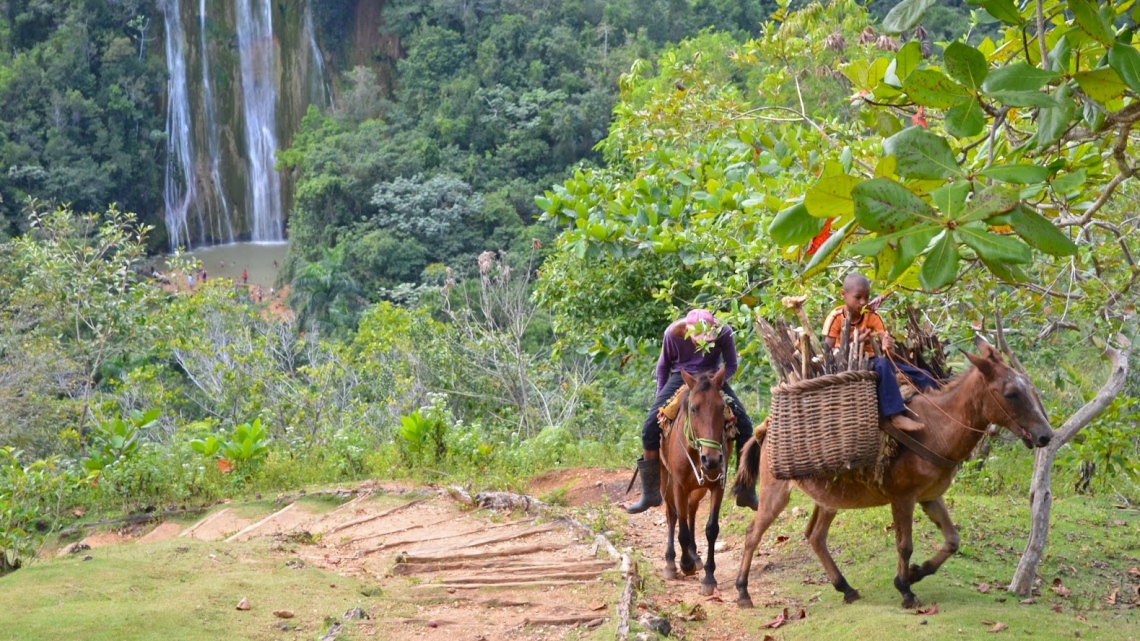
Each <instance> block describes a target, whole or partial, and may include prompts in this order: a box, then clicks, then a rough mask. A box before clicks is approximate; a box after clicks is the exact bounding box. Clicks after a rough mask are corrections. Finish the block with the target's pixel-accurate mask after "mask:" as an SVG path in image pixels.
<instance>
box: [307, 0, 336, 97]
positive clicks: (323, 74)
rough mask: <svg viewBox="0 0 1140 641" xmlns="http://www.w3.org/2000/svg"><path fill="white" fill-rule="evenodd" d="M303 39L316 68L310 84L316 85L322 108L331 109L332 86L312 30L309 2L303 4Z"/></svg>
mask: <svg viewBox="0 0 1140 641" xmlns="http://www.w3.org/2000/svg"><path fill="white" fill-rule="evenodd" d="M304 20H305V25H304V28H305V37H306V38H307V39H308V41H309V54H310V55H311V56H312V57H313V64H314V66H315V67H316V70H317V73H316V74H315V75H314V76H313V80H312V82H314V83H315V84H316V88H317V91H316V92H315V93H316V94H319V96H316V95H315V96H314V97H319V99H320V101H321V106H322V107H331V106H332V103H333V92H332V85H330V84H329V75H328V72H327V70H326V69H325V59H324V56H323V55H321V48H320V47H318V46H317V32H316V31H315V30H314V29H313V3H312V2H311V1H309V2H306V3H305V18H304Z"/></svg>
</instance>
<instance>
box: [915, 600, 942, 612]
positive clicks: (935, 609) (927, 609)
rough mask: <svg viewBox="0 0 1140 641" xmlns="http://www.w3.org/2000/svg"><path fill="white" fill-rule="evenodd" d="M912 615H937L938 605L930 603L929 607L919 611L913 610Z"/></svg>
mask: <svg viewBox="0 0 1140 641" xmlns="http://www.w3.org/2000/svg"><path fill="white" fill-rule="evenodd" d="M914 613H915V614H917V615H926V614H938V604H937V603H931V604H930V607H926V608H919V609H917V610H915V611H914Z"/></svg>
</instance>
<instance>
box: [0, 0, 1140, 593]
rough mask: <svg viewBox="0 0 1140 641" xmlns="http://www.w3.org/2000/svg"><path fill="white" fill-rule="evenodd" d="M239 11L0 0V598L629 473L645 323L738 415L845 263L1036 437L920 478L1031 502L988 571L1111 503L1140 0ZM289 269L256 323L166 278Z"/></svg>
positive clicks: (315, 2)
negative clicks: (269, 537) (185, 537)
mask: <svg viewBox="0 0 1140 641" xmlns="http://www.w3.org/2000/svg"><path fill="white" fill-rule="evenodd" d="M251 3H252V4H251ZM263 4H264V7H265V14H264V23H262V25H261V26H262V28H263V31H261V32H257V31H256V28H257V24H256V22H257V19H258V18H257V16H256V11H253V12H252V13H251V14H250V15H251V16H253V18H251V20H253V21H252V22H250V21H249V20H247V19H246V17H245V15H244V14H242V13H241V11H240V10H239V11H238V13H236V14H233V15H230V14H224V11H228V10H229V9H228V7H229V6H230V5H229V4H227V3H222V2H216V1H215V0H209V1H208V2H207V1H206V0H202V2H201V3H200V4H199V3H194V2H191V1H189V0H157V1H156V0H62V1H57V2H44V1H42V0H0V45H2V46H0V576H2V575H4V574H6V573H9V572H11V573H14V574H15V573H19V568H21V567H28V566H30V565H34V564H36V563H38V562H39V561H37V555H39V554H40V551H41V550H43V549H44V548H45V546H49V545H50V541H52V540H53V537H55V536H56V535H57V534H58V533H59V532H60V531H61V530H65V529H68V528H74V527H76V526H77V524H82V523H86V522H92V521H96V520H98V519H101V518H115V517H122V516H127V515H132V514H138V513H143V512H148V511H154V510H165V509H169V508H176V507H177V508H184V507H186V506H196V505H209V504H213V503H214V502H217V501H220V500H224V499H229V498H235V497H236V498H241V497H247V498H248V497H253V496H257V497H258V498H260V496H261V494H262V493H266V494H270V493H275V492H285V491H291V490H296V489H298V488H304V487H311V486H317V485H327V484H332V483H337V482H347V481H356V480H363V479H369V478H383V479H407V480H410V481H414V482H418V483H438V484H446V485H457V486H464V487H467V488H468V489H472V490H483V489H503V490H513V491H522V492H525V491H526V490H527V483H528V480H529V479H531V478H533V477H535V476H536V475H539V474H541V473H544V472H547V471H549V470H552V469H556V468H578V467H604V468H610V469H612V468H626V467H631V466H632V464H633V462H634V461H635V460H636V459H637V457H638V455H639V454H640V453H641V439H640V436H641V435H640V425H641V422H642V420H643V419H644V415H645V411H646V409H647V408H648V406H649V404H650V402H651V401H652V400H653V392H654V387H653V386H654V378H653V375H654V374H653V372H654V367H655V366H656V363H657V357H658V354H659V353H660V349H661V341H662V331H663V330H664V329H665V327H666V326H667V325H668V324H669V323H670V321H672V320H674V319H676V318H679V317H681V316H683V315H684V314H685V313H686V312H687V311H688V310H690V309H693V308H698V307H699V308H706V309H709V310H711V311H712V312H713V313H714V314H715V315H716V317H717V320H718V322H721V323H725V324H728V325H731V326H732V327H733V328H734V329H735V332H736V334H735V335H736V343H737V348H738V349H739V353H740V369H739V371H738V372H737V373H736V376H735V378H734V379H733V385H734V386H735V387H736V389H737V391H738V392H739V393H740V396H741V398H742V400H743V401H744V404H745V406H746V407H747V409H748V410H749V412H750V413H751V414H752V415H753V416H754V417H756V418H760V417H763V416H764V414H765V413H766V411H767V405H768V401H769V398H770V388H771V387H772V386H773V385H775V384H776V382H777V378H776V376H777V375H776V373H775V371H774V370H773V367H772V365H771V363H770V361H769V359H768V357H767V355H766V353H765V351H764V347H763V344H762V341H761V340H760V339H759V337H758V335H757V333H756V331H755V330H754V328H753V322H754V320H755V319H756V318H766V319H770V320H774V319H782V320H785V321H788V322H792V323H793V324H798V323H799V321H798V320H797V319H795V318H794V317H792V316H791V315H790V312H789V311H788V310H787V309H786V308H785V306H784V304H783V303H782V302H781V301H782V299H783V298H784V297H786V296H794V295H805V296H806V297H807V299H806V303H805V307H804V308H805V310H806V311H807V313H808V316H809V317H810V318H811V320H812V322H814V323H817V324H821V323H822V321H823V318H824V316H825V315H826V314H827V312H828V311H829V310H831V309H832V308H834V307H835V306H836V305H838V304H839V303H840V298H839V297H840V284H841V281H842V279H843V277H844V276H845V275H846V274H848V273H849V272H851V271H860V272H862V273H864V274H866V275H867V276H868V277H869V278H870V279H871V281H872V283H873V291H874V292H875V293H885V294H889V297H888V298H886V301H885V302H884V303H883V307H882V308H881V310H880V311H881V313H882V314H883V315H884V317H885V318H886V319H887V320H888V329H890V330H892V331H893V332H894V333H895V335H896V336H898V337H899V338H900V339H901V338H903V337H904V334H903V326H904V322H905V319H906V310H908V309H913V310H917V314H918V316H919V317H920V318H921V319H923V320H924V321H926V322H929V323H930V325H931V326H932V327H933V328H936V331H937V333H938V334H939V336H940V337H941V338H942V340H943V342H944V343H945V344H946V346H947V357H948V359H949V362H950V364H951V366H952V367H953V368H954V370H955V371H957V372H960V371H963V370H965V369H967V368H968V367H969V363H968V362H967V360H966V358H965V357H964V356H963V354H962V351H971V352H972V351H974V350H975V348H974V337H975V336H976V335H983V336H985V337H987V338H988V339H989V340H990V341H991V342H994V343H995V344H997V342H998V340H999V338H998V334H997V330H998V327H1001V328H1002V330H1003V331H1002V332H1001V340H1002V341H1003V342H1008V346H1009V348H1010V351H1011V352H1012V354H1016V358H1017V360H1019V361H1020V363H1019V365H1020V366H1022V367H1023V368H1024V371H1025V372H1026V373H1027V374H1028V375H1029V377H1030V378H1031V380H1032V383H1033V385H1034V386H1035V387H1036V389H1037V390H1038V391H1039V392H1040V397H1041V401H1042V403H1043V405H1044V408H1045V410H1046V412H1047V414H1048V417H1049V419H1050V422H1051V424H1052V426H1053V428H1054V429H1055V430H1057V434H1058V437H1057V438H1056V439H1055V442H1054V445H1051V446H1050V447H1049V448H1046V449H1042V450H1040V451H1038V452H1037V453H1036V455H1035V454H1034V453H1030V452H1027V451H1026V450H1025V449H1024V448H1023V447H1022V445H1021V443H1019V442H1018V441H1017V439H1016V438H1014V437H1012V436H1010V435H1009V434H1007V433H1004V432H1000V431H995V432H994V433H992V434H991V435H990V436H989V437H987V438H986V440H985V441H984V442H983V445H982V446H981V447H979V449H978V451H976V452H975V453H974V455H973V456H972V457H971V459H970V460H967V461H966V462H964V463H962V466H961V469H962V473H961V474H960V475H959V478H958V481H957V483H956V485H955V488H954V489H953V490H952V491H955V492H959V493H960V494H961V495H962V496H975V495H976V496H987V497H993V496H999V497H1003V498H1008V500H1009V502H1011V503H1016V504H1018V505H1022V506H1024V505H1028V506H1029V507H1028V508H1027V509H1025V510H1024V511H1023V512H1022V513H1021V516H1022V517H1024V518H1020V519H1017V520H1016V522H1011V524H1010V527H1011V528H1013V529H1014V530H1015V535H1014V536H1013V537H1012V541H1011V542H1010V545H1012V546H1014V547H1017V548H1019V549H1018V553H1020V546H1022V545H1025V542H1026V540H1027V539H1030V537H1031V522H1032V521H1031V516H1033V517H1034V518H1036V517H1040V516H1041V514H1042V511H1041V510H1042V509H1043V510H1044V512H1043V514H1044V516H1043V518H1044V530H1045V531H1046V532H1047V531H1048V528H1049V511H1048V505H1049V503H1048V502H1050V501H1052V500H1053V498H1058V499H1061V498H1074V497H1084V498H1082V500H1084V499H1086V498H1087V500H1088V501H1092V502H1094V504H1095V505H1098V506H1104V505H1113V506H1116V508H1119V509H1121V510H1123V511H1125V512H1127V513H1128V514H1131V515H1134V514H1135V512H1136V509H1137V503H1138V502H1140V430H1138V429H1137V428H1138V427H1140V372H1138V369H1140V368H1138V356H1137V352H1136V351H1135V350H1134V349H1133V345H1134V344H1135V343H1136V341H1137V332H1136V329H1137V320H1136V319H1137V315H1136V302H1137V300H1138V298H1140V287H1138V286H1137V281H1138V280H1140V265H1137V263H1136V260H1137V259H1138V258H1140V213H1138V207H1137V203H1138V202H1140V186H1138V181H1137V171H1138V165H1137V162H1138V161H1137V158H1140V127H1137V123H1140V43H1137V42H1135V31H1136V30H1137V28H1138V27H1140V2H1136V1H1135V0H1125V1H1123V2H1119V1H1118V2H1112V3H1093V2H1088V1H1087V0H1025V1H1020V2H1019V1H1018V0H969V1H962V0H947V1H944V2H939V3H935V2H933V1H932V0H903V1H901V2H884V1H876V2H869V3H862V2H859V1H857V0H823V1H820V2H804V1H801V0H758V1H743V2H742V1H738V0H613V1H609V0H549V1H547V2H529V1H523V0H477V1H470V0H390V1H386V2H380V1H378V0H376V1H370V0H352V1H341V0H309V1H300V0H289V1H282V2H275V3H268V2H265V3H262V2H261V1H260V0H250V1H245V0H243V2H240V3H237V4H236V5H235V6H240V7H246V6H253V7H254V8H255V9H256V8H257V7H259V6H261V5H263ZM251 34H252V35H251ZM249 51H258V52H260V54H259V55H247V54H248V52H249ZM266 52H270V53H266ZM267 55H268V56H270V57H269V58H268V59H267V58H266V57H265V56H267ZM172 56H177V57H178V58H177V60H179V61H185V64H183V63H181V62H179V64H177V65H176V64H172V60H174V59H175V58H173V57H172ZM259 56H260V57H259ZM274 56H275V57H274ZM266 60H268V63H267V62H266ZM259 64H267V65H268V66H265V67H264V69H266V70H267V71H266V72H265V73H266V74H270V77H269V78H268V79H266V78H262V79H261V81H262V82H267V83H268V85H267V86H269V87H276V92H277V93H276V94H273V95H275V96H276V103H274V102H273V101H272V100H269V102H268V103H266V102H265V96H266V95H269V94H266V93H265V91H266V89H265V87H264V86H260V87H253V86H252V81H251V80H249V78H250V77H251V74H257V73H259V72H258V69H261V68H262V67H258V66H257V65H259ZM243 74H244V75H243ZM273 74H276V75H273ZM247 82H248V83H250V84H244V83H247ZM178 101H181V102H178ZM180 105H181V106H180ZM258 109H262V111H260V112H259V111H257V110H258ZM254 119H258V120H257V122H259V123H262V124H263V125H264V123H269V124H268V125H265V126H263V127H261V129H262V131H261V135H262V137H260V138H259V137H258V136H257V132H254V131H253V130H254V129H255V127H254V126H253V125H252V124H251V123H253V122H254ZM259 126H260V125H259ZM259 154H260V155H259ZM258 158H260V159H261V160H258ZM262 161H264V162H262ZM266 212H270V213H272V212H276V214H275V216H276V218H273V217H272V216H271V217H270V218H268V219H265V218H262V216H263V215H267V214H266ZM267 221H268V222H267ZM285 239H287V240H288V243H289V248H288V255H287V257H286V258H285V259H284V260H283V261H282V264H281V266H280V267H281V269H280V271H279V272H278V276H277V280H276V282H274V283H272V287H273V288H274V290H273V295H272V296H270V297H263V295H262V292H261V288H260V287H259V288H258V291H257V293H256V294H255V293H254V290H253V288H252V287H248V288H247V287H245V286H244V283H239V282H237V279H234V280H229V279H221V278H211V279H209V280H206V279H204V278H203V279H201V280H199V279H198V278H195V277H194V276H193V275H194V274H196V273H198V270H200V269H201V268H203V267H205V268H207V269H211V268H213V267H214V266H213V265H202V264H195V263H194V261H193V260H192V259H187V258H186V256H185V255H184V254H183V253H182V252H181V250H185V249H192V248H201V247H204V246H209V245H212V244H215V243H226V242H232V241H248V240H252V241H255V242H278V241H283V240H285ZM276 266H277V265H276V263H274V267H275V268H276ZM155 268H157V269H159V270H160V271H161V272H162V273H161V274H158V275H157V276H154V275H152V270H153V269H155ZM187 275H191V279H190V281H189V283H190V284H189V286H188V285H187ZM265 285H266V288H268V287H269V286H270V283H265ZM816 329H817V331H818V327H817V328H816ZM1007 358H1009V357H1008V356H1007ZM1011 362H1012V361H1011ZM757 422H758V421H757ZM1031 482H1032V483H1034V484H1036V485H1034V487H1036V488H1038V489H1039V490H1041V491H1038V492H1036V493H1035V495H1034V497H1033V498H1032V499H1031V497H1030V486H1031ZM1042 484H1043V488H1044V489H1043V490H1042ZM1050 488H1051V492H1050V491H1049V490H1050ZM1096 501H1100V502H1101V503H1095V502H1096ZM1042 502H1044V503H1042ZM1042 506H1044V507H1042ZM1105 509H1109V508H1107V507H1106V508H1105ZM1122 513H1123V512H1122ZM956 518H958V517H957V516H956ZM1128 518H1133V519H1134V516H1130V517H1128ZM1034 527H1036V526H1034ZM1033 536H1038V534H1034V535H1033ZM1042 545H1044V544H1043V543H1042ZM1050 545H1053V543H1050ZM1030 548H1032V545H1031V546H1030ZM1046 550H1048V548H1046ZM1039 552H1040V551H1038V557H1037V560H1036V561H1034V562H1033V563H1032V564H1031V565H1029V566H1028V570H1025V569H1023V568H1022V567H1018V571H1019V572H1020V574H1019V575H1018V576H1020V577H1021V580H1022V581H1023V582H1024V580H1025V577H1024V573H1025V572H1026V571H1028V572H1029V581H1030V583H1032V579H1033V576H1034V574H1033V571H1034V570H1035V569H1036V568H1035V564H1036V563H1037V562H1038V561H1040V555H1039ZM1121 554H1123V555H1124V557H1127V555H1128V554H1131V555H1133V557H1128V558H1134V557H1135V556H1137V555H1140V552H1138V551H1137V550H1135V549H1129V550H1124V551H1123V552H1122V553H1121ZM1016 556H1017V555H1016V554H1015V555H1014V559H1013V561H1011V562H1009V563H1007V566H1008V568H1007V571H1006V574H1005V575H1004V579H1009V576H1013V575H1014V574H1015V568H1014V565H1015V562H1016ZM1124 557H1122V558H1124ZM1024 563H1025V561H1024V560H1023V564H1024ZM1133 565H1135V563H1133ZM723 571H724V570H722V572H723ZM1017 581H1018V579H1017V578H1016V577H1015V579H1014V581H1013V584H1014V586H1015V587H1016V586H1017ZM1027 589H1032V586H1030V587H1029V588H1025V585H1024V583H1023V584H1022V585H1021V587H1018V588H1016V589H1015V591H1018V592H1020V593H1023V594H1024V593H1025V592H1026V590H1027ZM1138 598H1140V597H1138ZM1089 607H1092V606H1091V605H1090V606H1089Z"/></svg>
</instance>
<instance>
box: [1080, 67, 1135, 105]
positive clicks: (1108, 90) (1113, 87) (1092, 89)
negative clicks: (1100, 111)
mask: <svg viewBox="0 0 1140 641" xmlns="http://www.w3.org/2000/svg"><path fill="white" fill-rule="evenodd" d="M1073 80H1076V81H1077V85H1079V86H1080V88H1081V91H1083V92H1085V95H1086V96H1088V97H1089V98H1092V99H1093V100H1095V101H1097V102H1099V103H1101V104H1104V103H1106V102H1108V101H1110V100H1114V99H1116V98H1119V97H1120V96H1122V95H1123V94H1124V90H1125V89H1126V88H1127V85H1125V84H1124V81H1123V80H1121V79H1120V76H1119V75H1117V74H1116V71H1114V70H1112V69H1110V68H1107V67H1106V68H1104V69H1093V70H1092V71H1082V72H1080V73H1075V74H1073Z"/></svg>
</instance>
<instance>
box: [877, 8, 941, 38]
mask: <svg viewBox="0 0 1140 641" xmlns="http://www.w3.org/2000/svg"><path fill="white" fill-rule="evenodd" d="M936 1H937V0H902V2H900V3H898V4H896V5H895V6H894V7H892V8H891V10H890V11H889V12H887V15H886V17H884V18H883V31H886V32H887V33H902V32H903V31H907V30H909V29H913V28H914V25H916V24H918V21H919V20H922V14H924V13H926V10H927V9H929V8H930V7H933V6H934V4H935V2H936Z"/></svg>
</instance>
